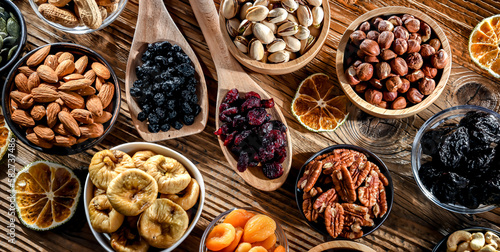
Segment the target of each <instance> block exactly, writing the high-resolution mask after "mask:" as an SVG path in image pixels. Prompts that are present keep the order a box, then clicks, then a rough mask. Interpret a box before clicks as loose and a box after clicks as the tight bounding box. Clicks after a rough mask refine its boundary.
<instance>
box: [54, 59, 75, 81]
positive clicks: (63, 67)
mask: <svg viewBox="0 0 500 252" xmlns="http://www.w3.org/2000/svg"><path fill="white" fill-rule="evenodd" d="M73 71H75V62H73V61H72V60H69V59H68V60H65V61H63V62H61V63H59V66H57V68H56V74H57V77H59V79H62V77H64V76H66V75H68V74H71V73H73Z"/></svg>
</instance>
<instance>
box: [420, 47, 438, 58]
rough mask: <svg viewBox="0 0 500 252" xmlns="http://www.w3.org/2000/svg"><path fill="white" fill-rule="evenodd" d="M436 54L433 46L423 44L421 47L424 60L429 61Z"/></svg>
mask: <svg viewBox="0 0 500 252" xmlns="http://www.w3.org/2000/svg"><path fill="white" fill-rule="evenodd" d="M434 54H436V49H434V47H432V46H431V45H429V44H423V45H422V46H421V47H420V55H422V58H424V59H427V58H429V57H431V56H432V55H434Z"/></svg>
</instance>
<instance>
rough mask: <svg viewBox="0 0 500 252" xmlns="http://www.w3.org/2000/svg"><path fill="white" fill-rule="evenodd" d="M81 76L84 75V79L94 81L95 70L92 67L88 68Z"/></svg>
mask: <svg viewBox="0 0 500 252" xmlns="http://www.w3.org/2000/svg"><path fill="white" fill-rule="evenodd" d="M83 76H84V77H85V79H89V80H91V81H92V82H94V81H95V78H96V75H95V72H94V70H92V69H90V70H88V71H87V72H86V73H85V74H84V75H83Z"/></svg>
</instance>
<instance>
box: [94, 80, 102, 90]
mask: <svg viewBox="0 0 500 252" xmlns="http://www.w3.org/2000/svg"><path fill="white" fill-rule="evenodd" d="M102 84H104V80H103V79H102V78H101V77H96V78H95V89H96V90H97V91H101V87H102Z"/></svg>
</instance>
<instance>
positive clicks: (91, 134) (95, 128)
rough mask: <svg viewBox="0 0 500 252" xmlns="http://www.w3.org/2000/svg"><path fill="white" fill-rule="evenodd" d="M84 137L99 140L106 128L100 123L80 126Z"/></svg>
mask: <svg viewBox="0 0 500 252" xmlns="http://www.w3.org/2000/svg"><path fill="white" fill-rule="evenodd" d="M80 132H81V133H82V137H88V138H97V137H100V136H102V134H103V133H104V127H103V126H102V124H100V123H93V124H89V125H83V126H80Z"/></svg>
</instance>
